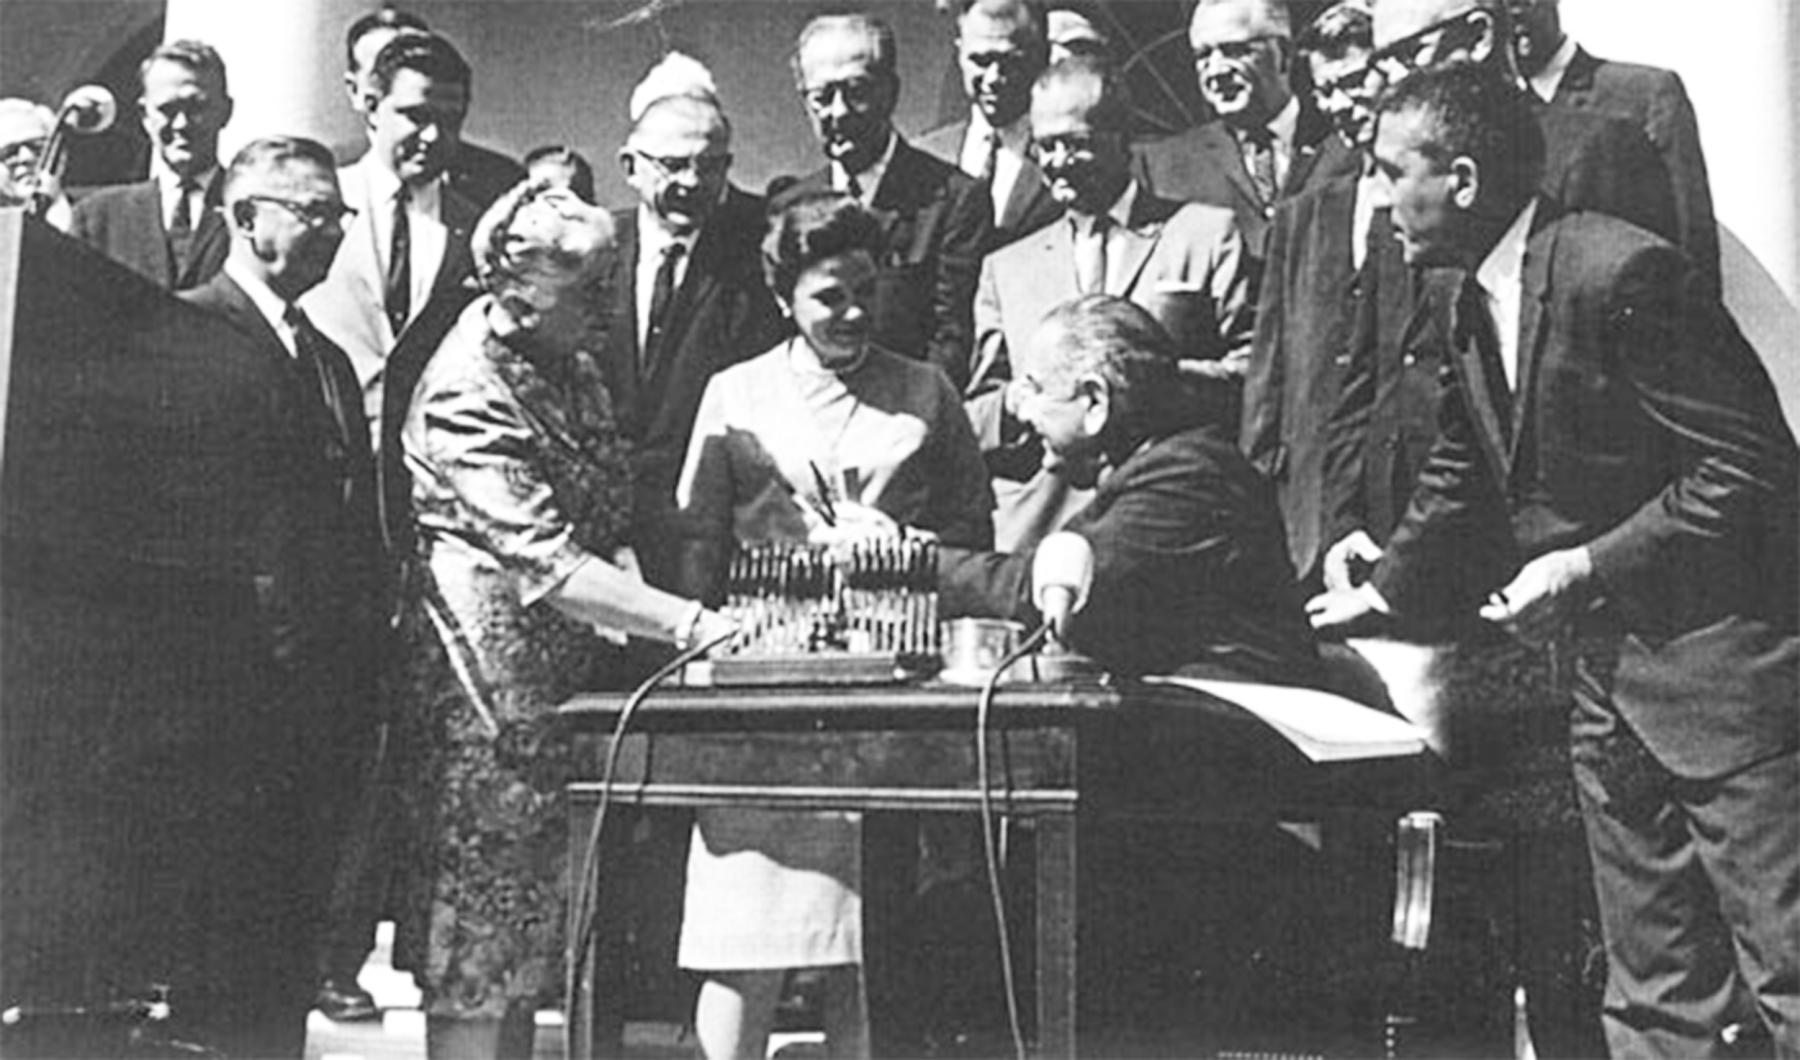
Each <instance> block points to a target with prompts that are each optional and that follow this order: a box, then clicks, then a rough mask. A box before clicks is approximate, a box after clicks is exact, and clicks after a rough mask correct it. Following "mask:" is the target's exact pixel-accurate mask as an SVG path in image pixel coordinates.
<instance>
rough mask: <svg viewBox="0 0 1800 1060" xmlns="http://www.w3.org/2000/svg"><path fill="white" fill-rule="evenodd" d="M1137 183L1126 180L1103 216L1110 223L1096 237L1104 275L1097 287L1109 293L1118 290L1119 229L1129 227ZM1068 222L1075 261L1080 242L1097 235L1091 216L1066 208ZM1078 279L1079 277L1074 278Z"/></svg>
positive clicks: (1135, 200)
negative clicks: (1101, 245) (1101, 249)
mask: <svg viewBox="0 0 1800 1060" xmlns="http://www.w3.org/2000/svg"><path fill="white" fill-rule="evenodd" d="M1137 197H1138V183H1137V181H1135V180H1130V181H1126V182H1125V190H1124V191H1121V192H1120V193H1119V197H1118V198H1116V199H1114V200H1113V204H1112V205H1111V206H1109V207H1107V210H1106V218H1107V220H1108V221H1109V222H1110V223H1109V224H1108V225H1107V226H1106V228H1105V230H1104V231H1103V232H1102V233H1101V234H1100V236H1099V237H1098V238H1100V239H1102V240H1103V241H1104V250H1105V261H1106V275H1105V276H1103V277H1101V281H1100V290H1101V291H1102V292H1104V293H1106V294H1112V293H1114V292H1116V291H1117V290H1118V286H1117V285H1116V284H1115V283H1114V278H1115V277H1116V275H1117V274H1118V269H1119V264H1118V262H1119V259H1120V258H1122V257H1123V256H1124V254H1123V252H1122V251H1120V250H1119V249H1118V242H1119V230H1120V229H1122V228H1129V227H1130V226H1131V208H1132V206H1133V205H1134V204H1135V203H1136V202H1137ZM1068 217H1069V224H1070V225H1072V226H1073V227H1074V234H1075V260H1076V261H1079V260H1081V253H1082V244H1083V243H1084V242H1086V241H1089V240H1092V239H1094V238H1096V236H1095V234H1094V225H1093V218H1092V217H1090V216H1084V215H1082V214H1078V213H1076V212H1075V211H1073V210H1071V211H1069V215H1068ZM1077 278H1078V279H1079V277H1077Z"/></svg>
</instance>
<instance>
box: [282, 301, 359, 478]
mask: <svg viewBox="0 0 1800 1060" xmlns="http://www.w3.org/2000/svg"><path fill="white" fill-rule="evenodd" d="M282 319H283V320H286V321H287V324H288V327H290V328H293V329H294V367H295V368H296V369H298V374H299V378H300V385H301V387H302V389H303V390H304V391H305V392H306V393H307V394H308V395H310V396H311V397H312V398H313V399H314V400H313V403H312V404H313V407H312V408H310V409H308V410H307V414H308V419H309V420H310V421H312V422H316V423H319V424H320V427H321V428H322V431H323V433H324V435H325V460H326V463H327V464H328V465H330V467H331V469H332V471H333V473H334V474H335V475H336V476H337V479H338V483H337V485H338V491H339V493H340V494H341V495H342V499H343V500H344V501H345V502H348V500H349V496H350V491H351V487H352V482H351V476H350V472H349V459H350V449H349V439H350V425H349V424H348V423H346V422H345V421H344V410H343V409H342V408H340V407H339V402H338V394H337V390H336V387H334V386H333V385H332V381H331V370H330V369H329V368H328V367H327V366H326V363H325V355H324V353H323V347H324V344H325V338H324V336H322V335H320V334H319V332H318V331H317V329H315V328H314V327H313V326H312V321H310V320H308V319H307V318H306V314H305V313H304V312H302V311H301V309H300V307H299V306H297V305H294V304H292V303H289V304H288V307H287V309H286V311H285V312H283V313H282Z"/></svg>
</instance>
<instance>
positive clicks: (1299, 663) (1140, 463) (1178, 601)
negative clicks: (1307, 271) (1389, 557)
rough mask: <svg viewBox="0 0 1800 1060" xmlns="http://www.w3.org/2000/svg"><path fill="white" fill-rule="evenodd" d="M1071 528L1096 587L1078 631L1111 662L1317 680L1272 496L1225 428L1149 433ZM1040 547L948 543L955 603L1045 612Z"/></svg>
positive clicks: (1132, 669) (942, 574)
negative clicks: (1009, 549)
mask: <svg viewBox="0 0 1800 1060" xmlns="http://www.w3.org/2000/svg"><path fill="white" fill-rule="evenodd" d="M1065 529H1067V530H1070V531H1072V532H1074V533H1078V534H1080V535H1081V536H1082V537H1085V538H1086V539H1087V540H1088V543H1089V544H1090V545H1092V546H1093V549H1094V582H1093V590H1092V593H1091V595H1090V597H1089V599H1088V602H1087V606H1086V607H1085V608H1084V609H1083V610H1082V611H1081V612H1080V613H1078V614H1077V615H1076V616H1075V617H1074V619H1073V621H1072V622H1071V624H1070V627H1069V629H1070V637H1071V640H1072V641H1073V643H1074V645H1075V647H1076V648H1077V649H1078V650H1080V651H1082V652H1084V653H1086V654H1088V655H1090V656H1092V657H1093V658H1094V659H1096V660H1098V661H1099V662H1100V663H1101V664H1102V665H1103V666H1105V667H1107V668H1108V669H1109V670H1112V671H1113V672H1115V673H1119V674H1145V673H1176V672H1183V673H1189V674H1194V675H1201V674H1216V675H1219V676H1233V677H1240V678H1251V679H1254V680H1262V681H1271V682H1276V683H1285V684H1310V683H1313V682H1315V681H1316V680H1317V678H1318V675H1317V673H1316V670H1317V666H1318V649H1317V646H1316V644H1315V642H1314V640H1313V635H1312V630H1311V629H1310V628H1309V627H1308V625H1307V622H1306V617H1305V614H1304V612H1303V611H1302V610H1301V602H1300V597H1299V593H1298V590H1297V589H1296V587H1295V585H1294V582H1293V576H1292V572H1291V571H1290V570H1289V569H1288V566H1287V563H1286V562H1285V561H1284V560H1283V558H1282V554H1281V553H1282V541H1281V524H1280V517H1279V515H1278V514H1277V513H1276V511H1275V503H1274V498H1272V497H1271V496H1270V494H1269V485H1268V482H1267V481H1266V480H1264V479H1263V478H1262V476H1260V475H1258V474H1257V473H1256V472H1255V471H1254V470H1253V469H1252V468H1251V467H1250V465H1249V464H1248V462H1246V461H1245V460H1244V458H1243V457H1242V456H1240V455H1239V454H1238V452H1237V448H1236V446H1235V445H1233V443H1232V438H1231V436H1230V432H1229V431H1227V430H1226V429H1224V428H1221V427H1217V426H1204V427H1190V428H1187V429H1183V430H1178V431H1174V432H1172V433H1168V434H1164V435H1160V436H1157V437H1154V438H1152V439H1150V440H1148V441H1146V442H1144V443H1143V444H1142V445H1140V446H1139V447H1138V448H1137V450H1136V451H1135V452H1133V453H1132V454H1131V456H1130V457H1129V458H1127V459H1126V460H1125V461H1124V462H1123V463H1121V464H1120V465H1119V467H1118V468H1117V469H1116V470H1114V471H1112V472H1111V473H1110V474H1109V475H1107V476H1106V477H1105V478H1104V479H1103V480H1102V481H1101V483H1100V486H1099V489H1098V490H1096V491H1095V494H1094V499H1093V501H1092V502H1091V503H1090V504H1089V505H1088V506H1087V507H1086V508H1085V509H1083V510H1082V511H1081V512H1080V513H1079V514H1077V515H1076V516H1075V517H1074V518H1073V519H1071V520H1070V521H1069V524H1068V526H1067V527H1065ZM1032 555H1033V554H1032V553H1030V552H1019V553H1011V554H1008V553H996V552H967V551H962V550H957V549H945V550H944V554H943V557H942V559H941V561H940V563H939V568H938V570H939V574H938V579H939V587H940V591H941V592H942V593H943V594H944V595H943V605H944V608H945V614H946V615H951V616H955V615H984V616H990V617H1000V618H1016V619H1020V620H1023V621H1026V622H1036V621H1039V620H1040V616H1039V615H1038V613H1037V610H1036V608H1035V607H1034V606H1033V604H1032V601H1031V562H1032Z"/></svg>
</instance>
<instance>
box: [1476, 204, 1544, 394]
mask: <svg viewBox="0 0 1800 1060" xmlns="http://www.w3.org/2000/svg"><path fill="white" fill-rule="evenodd" d="M1535 217H1537V200H1536V199H1533V200H1531V201H1530V202H1529V203H1527V204H1526V205H1525V208H1524V209H1523V210H1520V211H1519V216H1517V217H1515V218H1513V223H1512V227H1510V228H1508V229H1507V230H1506V234H1505V235H1503V236H1501V237H1500V241H1499V242H1498V243H1495V244H1494V246H1493V249H1492V250H1489V251H1488V255H1487V257H1486V258H1483V259H1482V262H1481V267H1480V268H1478V269H1476V270H1475V282H1476V283H1478V284H1480V285H1481V293H1482V294H1484V295H1486V296H1487V306H1488V315H1489V316H1491V317H1493V318H1494V334H1495V335H1496V336H1497V337H1498V338H1499V340H1500V365H1501V367H1502V368H1504V369H1505V370H1506V385H1507V388H1508V389H1510V390H1517V389H1518V386H1519V306H1520V305H1521V304H1522V303H1523V302H1524V300H1525V244H1526V243H1527V242H1528V241H1529V240H1530V239H1531V222H1532V220H1533V219H1534V218H1535Z"/></svg>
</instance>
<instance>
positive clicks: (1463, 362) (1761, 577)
mask: <svg viewBox="0 0 1800 1060" xmlns="http://www.w3.org/2000/svg"><path fill="white" fill-rule="evenodd" d="M1530 106H1531V104H1530V102H1529V100H1528V98H1527V97H1526V96H1525V94H1524V93H1523V92H1522V91H1520V90H1519V89H1518V88H1517V87H1516V86H1515V85H1514V84H1512V83H1511V82H1509V81H1506V80H1504V79H1502V78H1499V77H1496V75H1495V72H1494V71H1493V70H1491V69H1490V70H1483V69H1480V68H1476V67H1470V66H1466V65H1455V66H1450V67H1445V68H1442V69H1438V70H1431V71H1426V72H1421V73H1418V74H1414V75H1413V76H1412V77H1410V78H1408V79H1407V80H1406V81H1405V82H1404V83H1402V84H1401V85H1400V86H1398V87H1397V88H1395V89H1393V90H1391V91H1390V93H1389V95H1388V96H1387V97H1386V99H1385V100H1384V103H1383V106H1382V112H1381V116H1380V118H1379V121H1378V129H1377V134H1376V145H1375V155H1376V161H1377V165H1378V167H1379V168H1380V171H1381V173H1382V175H1383V177H1384V178H1385V184H1386V186H1387V187H1389V188H1390V193H1391V198H1392V202H1393V211H1394V221H1395V225H1396V227H1397V229H1398V230H1399V231H1400V233H1401V236H1402V240H1403V242H1404V244H1405V249H1406V253H1407V258H1408V260H1409V262H1411V263H1413V264H1415V265H1419V266H1428V265H1450V266H1456V267H1457V268H1458V269H1460V270H1464V271H1461V272H1457V271H1451V270H1446V271H1443V272H1440V273H1438V274H1436V275H1435V276H1434V277H1433V280H1432V289H1431V291H1430V292H1429V293H1428V294H1427V297H1429V298H1431V299H1432V300H1433V304H1434V306H1436V307H1437V311H1438V312H1441V313H1442V314H1445V315H1446V316H1447V318H1448V319H1449V320H1450V322H1451V323H1450V328H1451V332H1452V334H1455V335H1457V336H1458V338H1457V341H1456V344H1455V348H1454V353H1453V354H1452V356H1451V367H1452V370H1453V380H1452V383H1451V387H1450V389H1449V391H1448V392H1447V393H1446V395H1445V398H1444V409H1443V414H1442V423H1443V428H1442V433H1441V434H1440V436H1439V438H1438V441H1437V442H1436V444H1435V445H1434V447H1433V449H1432V453H1431V456H1430V458H1429V459H1428V461H1427V463H1426V466H1425V469H1424V470H1423V472H1422V473H1421V475H1420V480H1419V486H1418V489H1417V491H1416V492H1415V494H1414V497H1413V501H1412V504H1411V507H1410V509H1409V510H1408V512H1407V515H1406V517H1405V519H1404V521H1403V522H1402V524H1401V525H1400V527H1399V528H1398V529H1397V530H1396V531H1395V533H1394V536H1393V538H1392V539H1391V540H1390V541H1389V543H1388V547H1387V549H1386V551H1385V553H1384V554H1383V556H1382V558H1381V560H1380V562H1379V564H1378V565H1377V566H1376V569H1375V571H1374V574H1373V576H1372V578H1371V579H1370V581H1369V582H1367V583H1365V584H1364V585H1363V586H1361V587H1359V588H1358V589H1356V590H1354V591H1352V592H1349V593H1345V594H1340V595H1339V596H1337V597H1336V598H1335V599H1334V600H1333V601H1332V607H1331V608H1330V609H1329V612H1328V613H1327V614H1325V615H1324V616H1322V617H1323V621H1324V623H1325V624H1328V625H1335V624H1340V623H1343V622H1346V621H1353V620H1355V619H1357V618H1359V617H1361V616H1364V615H1366V614H1368V613H1369V612H1370V611H1375V610H1392V611H1393V612H1394V613H1397V614H1404V613H1405V612H1406V611H1407V609H1408V608H1409V606H1411V605H1412V604H1413V603H1414V602H1415V601H1416V600H1417V599H1419V598H1420V597H1421V596H1429V587H1430V584H1431V582H1432V581H1433V580H1435V579H1439V578H1442V577H1443V576H1444V572H1445V571H1446V569H1447V568H1449V567H1451V566H1454V565H1467V564H1470V563H1477V562H1478V563H1482V564H1484V565H1485V567H1484V569H1485V570H1486V571H1487V572H1488V574H1489V575H1490V577H1489V581H1488V584H1489V585H1490V586H1491V593H1490V595H1489V596H1488V597H1487V600H1486V602H1485V603H1484V604H1481V605H1480V607H1479V615H1480V616H1481V617H1482V618H1483V619H1485V620H1487V621H1489V622H1492V623H1494V624H1496V625H1497V626H1499V627H1500V628H1502V629H1504V630H1506V631H1507V632H1509V633H1511V634H1512V635H1513V636H1515V637H1517V638H1519V639H1520V640H1521V641H1524V642H1525V643H1527V644H1534V645H1548V646H1549V650H1550V651H1551V652H1553V653H1560V654H1561V655H1563V656H1564V657H1568V658H1571V661H1572V663H1573V677H1572V681H1573V691H1574V700H1575V703H1574V711H1573V715H1572V719H1571V725H1570V736H1571V756H1572V759H1573V764H1574V774H1575V782H1576V786H1577V789H1578V791H1579V794H1580V803H1581V810H1582V815H1583V819H1584V821H1585V824H1586V828H1587V834H1588V846H1589V850H1590V852H1591V853H1592V857H1593V865H1594V886H1595V890H1596V892H1597V897H1598V899H1599V907H1600V912H1601V926H1602V931H1603V933H1604V935H1605V939H1606V951H1607V962H1608V973H1609V975H1608V982H1607V989H1606V999H1605V1003H1604V1011H1603V1013H1602V1016H1603V1020H1604V1023H1605V1028H1606V1035H1607V1040H1608V1045H1609V1047H1610V1049H1611V1050H1612V1052H1613V1053H1614V1054H1615V1055H1620V1056H1683V1057H1687V1056H1710V1055H1719V1054H1720V1053H1721V1052H1722V1051H1723V1050H1724V1049H1725V1048H1726V1045H1727V1043H1726V1042H1724V1041H1723V1040H1722V1038H1723V1037H1724V1035H1723V1034H1722V1032H1723V1031H1724V1030H1725V1028H1726V1027H1727V1026H1728V1025H1729V1023H1730V1022H1731V1021H1732V1019H1733V1018H1734V1015H1735V1013H1734V1010H1733V999H1734V995H1735V993H1736V991H1737V989H1738V988H1739V986H1740V985H1741V986H1742V987H1744V988H1745V989H1746V991H1747V992H1748V993H1749V994H1750V995H1751V996H1753V997H1754V998H1755V1002H1756V1008H1757V1009H1758V1012H1759V1014H1760V1016H1761V1018H1762V1020H1763V1022H1764V1023H1765V1024H1766V1025H1767V1026H1768V1028H1769V1029H1770V1031H1771V1032H1772V1034H1773V1035H1774V1038H1775V1042H1776V1048H1777V1051H1778V1052H1779V1053H1780V1054H1781V1055H1785V1056H1792V1055H1797V1054H1800V946H1796V945H1795V940H1796V939H1797V938H1800V816H1797V815H1796V814H1795V813H1794V807H1795V805H1796V800H1797V799H1800V752H1797V750H1796V745H1797V744H1800V633H1796V627H1797V625H1800V622H1797V620H1796V611H1797V610H1800V574H1797V572H1796V562H1797V558H1796V556H1795V552H1794V541H1795V540H1796V527H1797V525H1800V501H1797V499H1796V488H1797V487H1796V474H1797V473H1800V471H1797V468H1800V459H1797V457H1796V452H1795V447H1794V441H1793V438H1792V436H1791V435H1790V434H1789V432H1788V430H1787V428H1786V425H1785V424H1784V422H1783V420H1782V418H1781V411H1780V407H1779V405H1778V403H1777V400H1776V396H1775V393H1774V389H1773V387H1772V385H1771V384H1770V382H1769V379H1768V376H1767V375H1766V373H1765V372H1764V371H1763V369H1762V366H1761V364H1760V363H1759V362H1758V361H1757V359H1756V355H1755V353H1754V352H1753V351H1752V350H1751V349H1750V348H1749V346H1748V344H1747V343H1746V342H1745V341H1744V340H1743V338H1742V336H1741V335H1740V334H1739V333H1738V332H1737V330H1736V329H1735V327H1734V326H1733V325H1732V323H1731V321H1730V320H1729V318H1728V317H1727V316H1726V314H1725V312H1724V310H1723V308H1722V307H1721V306H1720V305H1719V303H1718V301H1717V300H1716V299H1714V298H1712V297H1711V296H1709V295H1708V294H1706V293H1705V281H1704V280H1703V279H1702V278H1700V277H1699V276H1698V275H1697V274H1696V271H1695V269H1694V266H1693V265H1692V263H1691V262H1690V261H1689V260H1688V259H1687V258H1686V257H1685V256H1684V255H1683V254H1681V253H1680V252H1679V251H1678V250H1676V249H1675V248H1674V247H1673V246H1671V245H1670V244H1668V243H1666V242H1664V241H1663V240H1661V239H1659V238H1657V237H1656V236H1654V235H1652V234H1650V233H1648V232H1645V231H1643V230H1641V229H1638V228H1635V227H1633V226H1631V225H1628V224H1624V223H1622V222H1619V221H1616V220H1613V219H1611V218H1608V217H1605V216H1602V215H1598V214H1584V213H1562V212H1561V211H1560V210H1559V208H1558V207H1557V205H1556V204H1555V203H1554V202H1552V201H1550V200H1547V199H1544V198H1542V197H1540V196H1538V195H1536V194H1535V193H1534V189H1535V187H1536V186H1537V183H1538V176H1539V174H1538V170H1539V168H1540V167H1541V165H1542V159H1543V152H1544V143H1543V138H1542V136H1541V134H1540V133H1539V131H1538V129H1537V126H1536V124H1535V123H1534V122H1532V121H1530V120H1528V116H1529V113H1530ZM1496 525H1498V526H1505V527H1510V530H1511V533H1510V534H1509V535H1506V538H1507V540H1505V542H1504V543H1503V544H1502V545H1501V546H1500V547H1499V549H1498V553H1497V554H1493V553H1490V554H1488V555H1485V556H1472V555H1470V549H1469V548H1468V547H1467V544H1466V543H1467V541H1468V540H1469V538H1468V535H1469V534H1470V533H1471V532H1472V531H1476V530H1478V528H1480V527H1483V526H1486V527H1493V526H1496Z"/></svg>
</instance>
